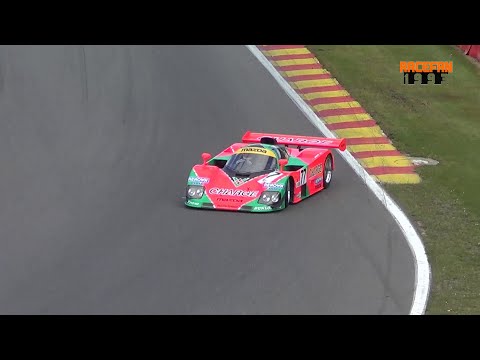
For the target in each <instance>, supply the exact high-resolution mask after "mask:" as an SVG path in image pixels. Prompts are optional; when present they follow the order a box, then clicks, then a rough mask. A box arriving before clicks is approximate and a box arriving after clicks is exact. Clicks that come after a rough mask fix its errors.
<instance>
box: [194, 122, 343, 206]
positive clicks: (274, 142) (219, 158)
mask: <svg viewBox="0 0 480 360" xmlns="http://www.w3.org/2000/svg"><path fill="white" fill-rule="evenodd" d="M331 149H338V150H340V151H344V150H345V149H346V140H345V139H335V138H325V137H313V136H301V135H285V134H270V133H260V132H251V131H247V132H246V133H245V134H244V135H243V137H242V142H241V143H235V144H232V145H231V146H229V147H227V148H226V149H225V150H223V151H222V152H221V153H219V154H218V155H216V156H214V157H212V156H211V154H210V153H203V154H202V159H203V163H202V164H198V165H195V166H194V167H193V168H192V170H191V172H190V174H189V176H188V180H187V186H186V196H185V205H186V206H188V207H193V208H202V209H216V210H231V211H246V212H256V213H260V212H273V211H279V210H283V209H286V208H287V207H288V206H289V205H290V204H296V203H299V202H300V201H302V200H304V199H306V198H308V197H310V196H312V195H314V194H316V193H318V192H320V191H322V190H324V189H327V188H328V187H329V186H330V184H331V182H332V174H333V170H334V168H335V161H334V156H333V153H332V151H331Z"/></svg>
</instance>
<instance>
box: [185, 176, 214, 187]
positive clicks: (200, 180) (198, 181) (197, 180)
mask: <svg viewBox="0 0 480 360" xmlns="http://www.w3.org/2000/svg"><path fill="white" fill-rule="evenodd" d="M188 182H189V183H193V184H192V185H205V184H208V183H209V182H210V179H209V178H205V177H199V176H189V177H188Z"/></svg>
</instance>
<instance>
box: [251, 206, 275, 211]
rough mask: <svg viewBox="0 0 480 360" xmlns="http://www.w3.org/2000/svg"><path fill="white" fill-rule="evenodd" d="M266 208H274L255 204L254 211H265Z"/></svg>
mask: <svg viewBox="0 0 480 360" xmlns="http://www.w3.org/2000/svg"><path fill="white" fill-rule="evenodd" d="M265 210H272V208H271V207H270V206H255V207H254V208H253V211H265Z"/></svg>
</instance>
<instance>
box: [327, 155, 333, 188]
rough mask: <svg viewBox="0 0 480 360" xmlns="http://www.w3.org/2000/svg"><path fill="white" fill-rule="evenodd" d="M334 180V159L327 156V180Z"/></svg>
mask: <svg viewBox="0 0 480 360" xmlns="http://www.w3.org/2000/svg"><path fill="white" fill-rule="evenodd" d="M330 180H332V159H331V158H327V161H326V162H325V182H326V183H329V182H330Z"/></svg>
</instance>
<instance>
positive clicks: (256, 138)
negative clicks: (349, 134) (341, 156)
mask: <svg viewBox="0 0 480 360" xmlns="http://www.w3.org/2000/svg"><path fill="white" fill-rule="evenodd" d="M262 138H273V139H275V140H276V141H277V144H281V145H293V146H303V147H319V148H329V149H339V150H341V151H344V150H345V149H346V148H347V142H346V140H345V139H343V138H342V139H335V138H324V137H315V136H303V135H285V134H269V133H259V132H251V131H247V132H246V133H245V135H243V137H242V142H244V143H258V142H260V141H261V140H262Z"/></svg>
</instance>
